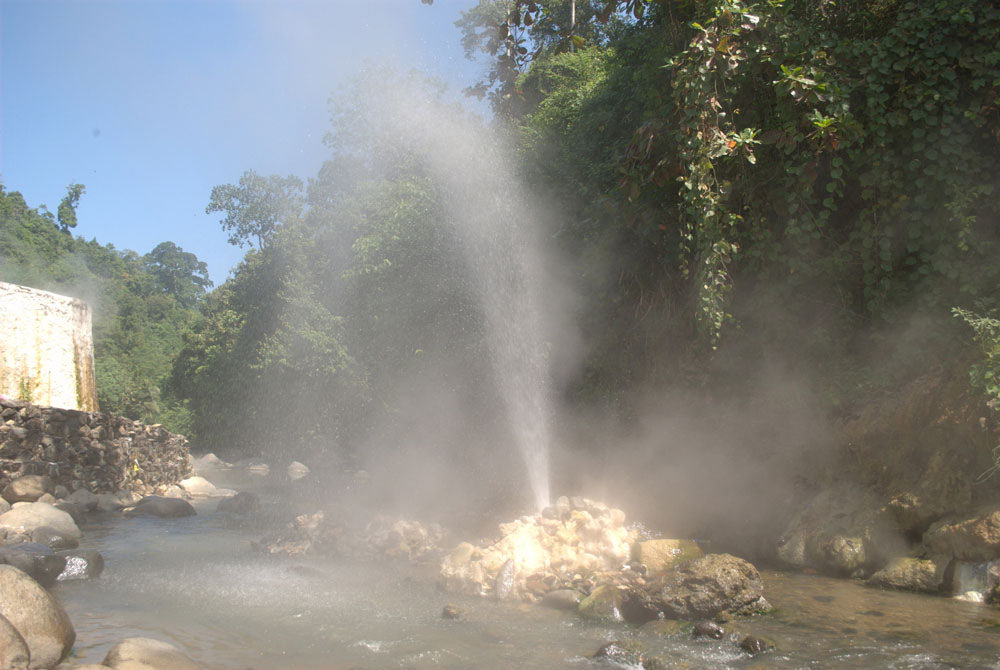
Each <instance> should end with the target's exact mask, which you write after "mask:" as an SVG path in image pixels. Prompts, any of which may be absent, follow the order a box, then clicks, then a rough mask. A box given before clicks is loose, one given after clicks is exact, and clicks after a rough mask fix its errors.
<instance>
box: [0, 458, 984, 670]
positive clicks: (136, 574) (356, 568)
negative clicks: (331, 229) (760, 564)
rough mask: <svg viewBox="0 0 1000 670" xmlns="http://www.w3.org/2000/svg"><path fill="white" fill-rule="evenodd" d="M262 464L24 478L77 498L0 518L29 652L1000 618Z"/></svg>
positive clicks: (899, 626)
mask: <svg viewBox="0 0 1000 670" xmlns="http://www.w3.org/2000/svg"><path fill="white" fill-rule="evenodd" d="M206 465H207V464H206ZM261 465H262V464H255V463H250V464H245V465H244V467H236V468H225V467H221V466H218V465H217V466H215V468H214V469H212V468H211V467H210V468H209V469H207V470H206V471H205V472H206V474H207V475H208V479H190V480H188V481H185V482H184V484H185V486H183V487H178V488H177V489H170V490H164V491H162V493H170V494H171V495H172V496H175V497H168V496H160V497H157V498H147V499H145V501H143V500H142V499H137V496H133V495H126V494H121V493H120V494H118V495H117V496H108V495H105V496H96V495H95V496H90V495H87V494H86V493H85V492H82V491H76V492H74V493H73V494H69V495H63V497H61V498H56V496H55V495H53V493H59V494H63V493H64V492H62V491H59V492H56V491H55V487H52V490H51V491H50V490H48V486H47V483H46V482H45V481H44V480H42V481H34V482H33V483H32V480H26V481H23V482H21V484H20V485H19V486H20V487H22V488H25V487H27V486H28V484H32V485H33V486H36V492H37V493H39V496H38V499H36V500H35V501H30V500H21V501H19V502H17V503H15V505H16V507H15V508H14V509H13V510H12V511H16V512H18V513H19V514H24V512H22V511H21V510H30V511H32V512H33V513H34V512H39V514H41V511H46V512H48V511H49V510H53V511H56V512H60V513H62V514H66V515H67V516H69V518H70V519H71V520H73V513H74V512H75V513H76V515H77V517H78V523H77V522H74V523H75V524H76V528H77V531H80V530H81V529H82V533H80V534H79V535H76V534H74V533H73V532H72V530H71V529H70V527H69V526H68V525H67V526H65V527H62V526H53V525H50V526H49V527H50V528H52V529H53V530H58V532H52V531H49V530H38V527H34V528H29V527H28V526H27V525H24V526H23V527H22V526H17V527H13V526H11V525H8V524H6V523H5V522H6V521H7V520H6V519H4V515H0V527H2V528H4V529H5V530H4V533H5V537H4V542H11V543H14V544H11V545H8V546H5V547H4V548H3V549H0V552H4V553H2V554H0V556H3V557H4V558H0V562H3V563H6V564H7V567H5V568H4V573H5V575H4V579H7V580H9V582H10V583H11V584H13V583H14V582H18V583H20V584H21V586H18V587H17V588H22V589H27V588H29V586H30V585H31V584H34V585H35V586H34V587H33V588H34V591H32V592H33V593H34V594H35V595H33V596H31V598H24V597H21V596H18V597H16V598H7V597H5V598H4V602H7V603H10V602H20V601H24V600H30V601H31V602H33V603H39V605H37V606H36V607H33V608H32V609H33V611H35V612H37V611H48V609H51V611H52V613H50V614H49V615H45V616H42V617H41V618H42V619H45V620H48V621H50V623H51V625H52V626H53V630H54V631H55V632H53V633H51V634H49V635H48V637H47V638H46V639H47V640H48V641H47V642H45V643H44V644H42V646H40V647H38V649H39V651H38V652H37V653H33V655H32V658H34V659H35V661H34V664H35V665H34V667H53V666H52V659H53V658H56V659H60V658H61V659H63V660H62V665H61V666H60V667H63V668H71V667H86V665H85V664H87V663H89V664H91V665H93V664H103V666H104V667H122V668H124V667H130V666H128V665H127V663H131V662H132V661H134V660H135V657H134V655H135V654H146V656H145V657H146V658H147V661H144V662H146V663H147V665H148V666H149V667H154V668H155V667H197V666H196V665H195V664H197V665H200V666H201V667H219V668H222V667H235V666H245V665H251V664H253V665H254V667H274V668H277V667H282V668H287V667H352V666H362V667H397V666H398V667H469V665H477V666H479V667H511V666H512V665H516V666H519V667H560V666H563V665H576V664H579V663H584V664H585V665H586V664H592V665H595V666H600V665H601V664H606V663H612V662H627V663H632V664H633V665H634V664H642V665H643V667H647V668H652V667H685V664H687V666H690V665H692V664H693V665H694V666H695V667H727V666H730V665H743V664H745V663H750V662H753V661H752V659H754V658H758V657H760V656H761V655H762V654H764V655H766V658H767V661H766V664H768V665H769V666H773V667H798V666H799V665H801V664H802V663H803V662H806V661H810V660H813V659H816V658H826V657H829V658H837V659H840V661H838V664H840V662H841V661H842V662H843V664H844V665H845V666H850V665H852V663H853V664H854V666H855V667H871V665H872V664H873V663H874V664H876V665H878V664H882V663H883V662H884V661H887V660H888V661H892V659H897V660H898V659H899V658H901V657H902V655H906V654H910V655H917V656H922V657H925V658H926V659H931V660H929V661H927V662H929V663H931V665H927V666H926V667H936V665H934V663H938V662H939V661H940V662H944V663H946V664H947V663H948V662H949V661H948V659H955V658H961V657H962V654H966V655H968V657H969V658H986V657H987V656H989V655H990V654H994V656H995V652H996V651H997V650H996V649H994V646H993V643H992V634H991V633H990V630H991V626H993V625H994V624H993V623H991V622H993V621H996V620H997V619H1000V617H998V616H996V615H995V614H994V613H993V611H992V610H991V609H990V608H989V607H988V606H986V605H981V604H975V603H960V602H956V601H954V600H949V599H940V598H928V597H926V596H914V595H907V594H895V593H893V592H891V591H883V590H881V589H878V588H872V587H862V586H859V585H858V583H857V581H855V580H840V581H829V580H825V581H824V578H821V577H812V576H798V577H795V576H793V575H781V574H778V573H766V572H765V573H763V574H761V573H760V572H758V570H757V569H756V568H755V567H754V566H753V565H751V564H749V563H748V562H746V561H744V560H742V559H740V558H738V557H736V556H731V555H727V554H719V553H706V552H705V551H704V550H703V548H702V547H700V546H699V545H698V544H697V543H695V542H692V541H689V540H678V539H669V538H659V537H653V536H652V534H651V533H650V532H649V531H647V530H644V529H642V528H641V527H640V526H637V525H635V524H633V523H631V522H630V521H629V520H628V519H627V518H626V516H625V514H624V512H622V511H620V510H616V509H614V508H612V507H609V506H606V505H604V504H602V503H600V502H597V501H593V500H588V499H585V498H564V499H559V500H558V501H557V502H556V504H555V505H553V507H552V508H550V509H547V510H545V511H543V512H542V513H539V514H535V515H527V516H523V517H519V518H517V519H514V520H512V521H508V522H504V523H502V524H500V525H499V526H497V528H496V531H495V532H494V533H492V534H488V535H487V536H486V537H483V538H481V539H478V540H476V541H464V542H463V541H460V540H459V538H457V537H455V536H454V535H453V534H450V533H448V532H447V531H446V530H445V529H444V528H442V527H441V526H438V525H435V524H433V523H427V522H422V521H418V520H414V519H405V518H398V517H388V516H383V517H375V518H369V519H367V520H366V521H365V522H364V523H361V521H360V520H358V519H347V518H344V517H343V516H342V515H341V513H340V512H339V511H338V509H336V508H328V509H323V510H320V509H316V510H314V511H312V512H304V513H302V512H301V508H300V509H298V510H296V509H293V508H290V507H287V506H286V505H285V502H284V501H286V500H287V499H288V498H290V497H291V498H295V497H298V499H299V500H300V501H308V500H310V499H313V495H312V494H311V493H309V491H310V489H308V488H298V487H302V486H309V482H308V480H309V473H308V469H307V468H305V470H303V468H304V466H302V465H301V464H298V465H296V466H295V467H290V468H285V467H281V468H278V467H272V468H268V469H267V472H266V473H264V468H262V467H261ZM303 472H304V474H303ZM293 475H294V476H293ZM213 480H215V481H219V482H226V483H228V481H229V480H231V481H232V482H234V483H232V484H230V485H231V486H232V488H221V487H215V486H214V485H213V484H212V483H211V481H213ZM258 484H260V485H259V486H258ZM237 490H240V493H239V494H237V493H236V491H237ZM296 491H299V492H304V494H301V495H298V496H296V493H295V492H296ZM8 493H9V494H10V495H13V490H12V491H11V492H8ZM18 495H22V496H23V495H27V496H28V497H29V498H30V497H31V496H32V495H35V494H34V493H28V494H24V493H20V494H18ZM50 498H51V499H52V500H50ZM71 499H72V502H71V501H70V500H71ZM300 504H301V503H300ZM70 506H74V507H75V508H76V509H74V507H70ZM102 506H103V508H104V510H105V511H100V510H101V509H102ZM60 508H62V509H60ZM144 508H145V511H144ZM191 512H196V513H195V514H191ZM15 518H16V517H15ZM44 518H46V519H47V521H46V523H48V524H51V523H52V521H53V519H55V518H58V517H44ZM63 521H64V519H63ZM42 527H43V528H44V526H42ZM39 540H41V541H39ZM46 542H50V543H55V544H59V545H62V546H64V547H65V548H59V549H54V548H52V547H51V546H49V545H47V544H45V543H46ZM73 542H76V543H79V544H80V546H78V547H77V548H75V549H70V548H68V547H67V546H66V545H68V544H73ZM74 553H75V555H72V554H74ZM15 554H16V555H15ZM8 557H9V558H8ZM26 557H27V558H26ZM105 564H106V565H107V567H104V565H105ZM102 569H103V570H104V571H103V572H102V571H101V570H102ZM24 574H31V575H32V577H31V578H30V579H27V578H26V577H24V576H22V575H24ZM13 575H17V579H14V577H13ZM3 583H4V584H7V583H8V582H7V581H4V582H3ZM25 585H28V586H25ZM43 585H44V586H43ZM10 588H14V587H13V586H11V587H10ZM441 588H444V590H439V589H441ZM7 589H8V587H7V586H4V587H3V588H2V589H0V593H7V592H8V591H7ZM765 591H766V594H765ZM25 592H27V591H25ZM43 601H44V602H45V603H47V604H46V605H45V607H42V605H41V604H40V603H43ZM772 604H773V605H775V606H776V607H777V610H776V611H774V612H772V613H769V614H766V615H764V616H757V615H756V614H759V613H762V612H766V611H768V610H769V609H770V605H772ZM59 612H63V614H62V615H61V616H60V614H59ZM4 616H5V618H6V617H7V615H6V612H4ZM18 616H19V615H18V614H16V613H12V614H11V617H12V618H8V619H7V620H8V622H11V621H16V622H18V623H11V625H10V626H7V627H4V629H3V630H4V631H6V632H5V634H6V635H7V636H8V638H7V639H10V640H14V642H11V643H10V644H8V645H6V646H5V647H4V648H5V649H11V650H15V651H12V652H11V653H10V654H9V655H10V659H9V660H8V659H7V658H5V659H4V663H7V665H0V667H12V668H17V667H24V660H25V658H26V655H25V654H24V653H22V652H23V651H24V650H23V649H22V647H21V646H20V645H18V644H17V643H16V640H17V639H18V637H17V636H20V639H21V640H22V641H23V642H24V645H23V647H24V649H27V651H28V652H29V653H31V646H30V644H29V643H28V638H31V637H32V636H33V635H34V633H33V632H29V633H27V634H25V633H24V631H21V630H20V628H19V626H20V627H25V626H27V624H25V623H24V619H23V618H21V619H19V618H18ZM67 624H68V627H67ZM996 625H1000V622H998V623H997V624H996ZM931 628H934V629H936V630H930V629H931ZM11 630H13V631H17V632H16V633H11V632H10V631H11ZM28 630H33V628H31V627H30V626H28ZM253 631H256V633H254V632H253ZM942 635H943V637H942ZM74 638H75V639H74ZM132 638H144V639H145V640H146V641H143V640H135V639H132ZM258 638H259V639H258ZM32 639H34V638H32ZM149 640H152V642H150V641H149ZM900 641H903V642H902V644H903V646H902V647H901V646H900V644H901V643H900ZM119 643H125V644H124V645H123V646H121V647H119ZM165 645H169V647H168V646H165ZM43 649H44V651H42V650H43ZM18 650H21V651H18ZM70 650H73V651H72V655H70V656H65V655H66V654H69V653H70ZM278 650H280V653H279V651H278ZM331 650H335V651H336V655H337V658H336V659H335V660H330V656H329V654H330V652H331ZM15 652H16V653H15ZM112 652H114V653H112ZM904 652H905V654H904ZM911 652H912V653H911ZM46 654H47V655H46ZM324 654H325V656H324ZM157 658H161V659H162V658H169V659H173V660H171V661H169V662H168V663H167V664H166V665H160V666H157V665H155V663H154V662H153V660H150V659H154V660H155V659H157ZM129 659H132V660H129ZM324 659H325V660H324ZM574 659H576V660H574ZM934 659H936V660H934ZM341 661H343V662H341ZM56 662H58V660H57V661H56ZM185 663H190V664H191V665H190V666H185V665H183V664H185ZM911 665H912V664H911ZM925 665H926V664H925ZM925 665H920V664H919V663H918V664H917V665H915V666H913V667H925Z"/></svg>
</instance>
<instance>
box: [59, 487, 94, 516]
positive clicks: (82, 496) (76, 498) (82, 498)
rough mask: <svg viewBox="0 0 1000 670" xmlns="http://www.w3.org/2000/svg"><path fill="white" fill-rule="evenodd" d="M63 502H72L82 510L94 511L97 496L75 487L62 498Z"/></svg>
mask: <svg viewBox="0 0 1000 670" xmlns="http://www.w3.org/2000/svg"><path fill="white" fill-rule="evenodd" d="M64 500H65V502H68V503H72V504H73V505H76V506H77V507H80V508H81V509H83V510H84V511H87V512H94V511H96V510H97V502H98V499H97V496H96V495H94V494H93V493H91V492H90V491H88V490H87V489H77V490H75V491H73V492H72V493H70V494H69V495H68V496H66V497H65V498H64Z"/></svg>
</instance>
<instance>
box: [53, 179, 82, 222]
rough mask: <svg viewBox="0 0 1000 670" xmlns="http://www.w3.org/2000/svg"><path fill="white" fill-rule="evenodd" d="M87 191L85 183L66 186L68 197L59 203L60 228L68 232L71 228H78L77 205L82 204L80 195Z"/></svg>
mask: <svg viewBox="0 0 1000 670" xmlns="http://www.w3.org/2000/svg"><path fill="white" fill-rule="evenodd" d="M86 192H87V187H86V186H84V185H83V184H70V185H69V186H67V187H66V197H65V198H63V199H62V202H60V203H59V209H58V210H57V212H58V219H59V229H60V230H62V231H63V232H64V233H68V232H69V229H70V228H76V207H77V205H79V204H80V196H81V195H83V194H84V193H86Z"/></svg>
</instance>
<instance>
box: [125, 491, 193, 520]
mask: <svg viewBox="0 0 1000 670" xmlns="http://www.w3.org/2000/svg"><path fill="white" fill-rule="evenodd" d="M123 513H124V514H125V516H128V517H133V516H154V517H160V518H162V519H177V518H181V517H186V516H194V515H195V514H197V512H196V511H195V509H194V507H192V506H191V503H189V502H188V501H186V500H181V499H180V498H166V497H163V496H146V497H145V498H142V499H141V500H140V501H139V502H137V503H136V504H135V505H134V506H132V507H127V508H125V510H124V512H123Z"/></svg>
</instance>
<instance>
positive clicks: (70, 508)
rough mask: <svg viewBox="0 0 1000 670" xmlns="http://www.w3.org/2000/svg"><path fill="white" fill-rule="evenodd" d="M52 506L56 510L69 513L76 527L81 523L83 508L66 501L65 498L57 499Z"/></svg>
mask: <svg viewBox="0 0 1000 670" xmlns="http://www.w3.org/2000/svg"><path fill="white" fill-rule="evenodd" d="M52 506H53V507H55V508H56V509H57V510H61V511H63V512H66V514H69V515H70V516H71V517H72V518H73V523H75V524H76V525H77V527H79V526H80V524H81V523H83V510H82V509H80V508H79V507H77V506H76V505H74V504H73V503H68V502H66V501H65V500H57V501H56V502H55V504H53V505H52Z"/></svg>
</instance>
